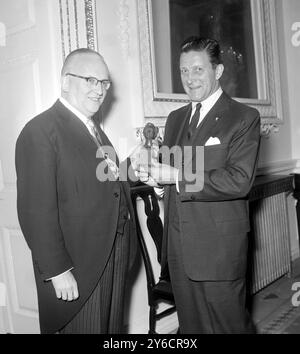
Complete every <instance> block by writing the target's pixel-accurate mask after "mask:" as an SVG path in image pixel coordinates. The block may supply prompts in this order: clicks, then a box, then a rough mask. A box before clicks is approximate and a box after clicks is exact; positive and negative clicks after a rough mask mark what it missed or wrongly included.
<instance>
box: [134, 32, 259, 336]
mask: <svg viewBox="0 0 300 354" xmlns="http://www.w3.org/2000/svg"><path fill="white" fill-rule="evenodd" d="M223 70H224V66H223V64H222V62H221V55H220V47H219V44H218V43H217V42H216V41H215V40H212V39H207V38H198V37H192V38H188V39H187V40H186V41H185V42H184V43H183V45H182V48H181V55H180V72H181V79H182V84H183V87H184V90H185V92H186V93H187V95H188V96H189V98H190V100H191V103H189V104H188V105H187V106H184V107H182V108H179V109H178V110H176V111H173V112H171V113H170V115H169V117H168V119H167V122H166V127H165V136H164V143H163V145H164V146H165V147H167V148H170V149H171V148H174V147H175V146H179V147H181V151H183V152H182V156H183V160H182V161H181V163H178V161H179V160H180V159H176V158H174V161H173V162H172V160H171V166H170V165H168V164H164V163H154V162H153V164H152V166H151V169H150V170H149V171H148V172H149V173H150V174H151V177H152V178H153V179H154V180H155V181H156V182H157V183H158V185H164V202H165V220H164V246H163V255H162V269H164V267H165V264H166V262H168V267H169V270H170V277H171V283H172V288H173V292H174V296H175V302H176V306H177V311H178V318H179V326H180V333H253V330H254V329H253V325H252V323H251V320H250V318H249V315H248V313H247V311H246V307H245V295H246V290H245V287H246V285H245V274H246V264H247V232H248V231H249V216H248V205H247V204H248V202H247V194H248V193H249V191H250V188H251V186H252V183H253V181H254V178H255V171H256V166H257V161H258V152H259V145H260V117H259V113H258V111H257V110H255V109H253V108H250V107H247V106H246V105H244V104H241V103H238V102H236V101H235V100H233V99H231V98H230V97H229V96H228V95H227V94H226V93H225V92H223V91H222V88H221V86H220V83H219V80H220V78H221V76H222V73H223ZM188 148H190V150H188ZM185 150H187V151H190V154H186V153H185ZM201 153H202V154H201ZM197 154H198V155H197ZM199 160H200V162H201V163H202V165H201V163H200V164H198V162H199ZM176 161H177V163H175V162H176ZM190 165H192V166H194V167H192V170H189V167H190ZM195 166H196V167H195ZM197 166H200V167H198V170H197ZM195 168H196V170H195ZM191 171H192V172H193V174H191V173H190V172H191ZM146 172H147V171H146ZM144 174H145V171H142V172H140V177H143V178H144ZM191 176H194V179H195V180H197V183H195V184H194V185H191V182H192V180H191ZM152 181H153V180H152ZM157 191H158V192H157V194H159V195H160V196H162V195H163V193H162V191H160V192H159V190H158V189H157Z"/></svg>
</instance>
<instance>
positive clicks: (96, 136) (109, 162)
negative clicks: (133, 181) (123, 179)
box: [87, 119, 120, 180]
mask: <svg viewBox="0 0 300 354" xmlns="http://www.w3.org/2000/svg"><path fill="white" fill-rule="evenodd" d="M87 125H88V127H89V128H90V129H89V130H90V132H92V136H93V138H94V140H95V143H96V144H97V146H98V149H99V150H100V151H101V154H102V156H103V158H104V159H105V162H106V163H107V166H108V167H109V169H110V170H111V172H112V174H113V175H114V177H115V179H116V180H117V179H119V177H120V173H119V167H118V166H117V164H116V163H115V161H113V160H112V159H110V158H109V156H108V153H107V152H105V151H104V149H103V146H104V144H103V141H102V138H101V136H100V133H99V130H98V129H97V127H96V124H95V123H94V121H93V120H92V119H88V120H87Z"/></svg>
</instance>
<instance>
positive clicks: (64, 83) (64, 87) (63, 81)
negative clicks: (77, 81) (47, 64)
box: [61, 75, 70, 92]
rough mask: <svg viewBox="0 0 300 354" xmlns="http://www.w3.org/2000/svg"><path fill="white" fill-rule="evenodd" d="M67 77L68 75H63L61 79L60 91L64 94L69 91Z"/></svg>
mask: <svg viewBox="0 0 300 354" xmlns="http://www.w3.org/2000/svg"><path fill="white" fill-rule="evenodd" d="M69 82H70V80H69V76H68V75H64V76H63V77H62V78H61V89H62V91H64V92H68V91H69Z"/></svg>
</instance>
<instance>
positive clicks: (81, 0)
mask: <svg viewBox="0 0 300 354" xmlns="http://www.w3.org/2000/svg"><path fill="white" fill-rule="evenodd" d="M59 9H60V11H59V12H60V26H61V45H62V54H63V59H65V58H66V56H67V55H68V54H69V53H70V52H71V51H72V50H75V49H78V48H89V49H93V50H97V39H96V33H97V28H96V0H59Z"/></svg>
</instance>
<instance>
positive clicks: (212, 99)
mask: <svg viewBox="0 0 300 354" xmlns="http://www.w3.org/2000/svg"><path fill="white" fill-rule="evenodd" d="M222 93H223V90H222V88H221V87H219V88H218V89H217V91H216V92H214V93H213V94H212V95H210V96H209V97H207V98H206V99H205V100H203V101H202V102H201V104H202V106H201V110H203V109H205V110H207V111H208V110H210V109H211V108H212V107H213V105H214V104H215V103H216V102H217V101H218V99H219V98H220V96H221V95H222ZM197 103H199V102H196V101H192V111H193V110H194V109H195V107H196V105H197Z"/></svg>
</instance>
